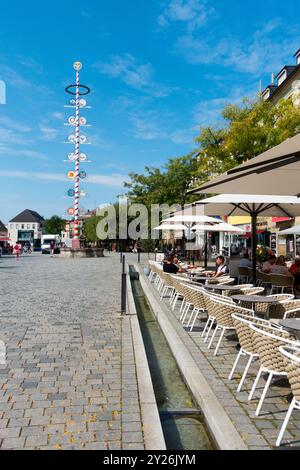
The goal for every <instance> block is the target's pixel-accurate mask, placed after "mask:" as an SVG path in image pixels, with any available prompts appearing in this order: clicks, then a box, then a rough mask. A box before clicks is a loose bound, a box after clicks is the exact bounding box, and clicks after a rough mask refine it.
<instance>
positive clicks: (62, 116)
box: [51, 112, 64, 121]
mask: <svg viewBox="0 0 300 470" xmlns="http://www.w3.org/2000/svg"><path fill="white" fill-rule="evenodd" d="M51 116H52V117H53V118H54V119H59V120H60V121H61V120H62V119H64V113H59V112H55V113H52V114H51Z"/></svg>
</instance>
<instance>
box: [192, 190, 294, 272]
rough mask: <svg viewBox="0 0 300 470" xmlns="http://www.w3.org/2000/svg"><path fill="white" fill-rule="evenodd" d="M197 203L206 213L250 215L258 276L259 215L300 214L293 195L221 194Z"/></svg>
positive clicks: (253, 257) (288, 215)
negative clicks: (257, 229) (257, 231)
mask: <svg viewBox="0 0 300 470" xmlns="http://www.w3.org/2000/svg"><path fill="white" fill-rule="evenodd" d="M195 204H196V205H199V206H201V208H202V211H203V212H204V213H205V214H211V215H227V216H234V215H249V216H250V217H251V220H252V260H253V276H254V280H255V277H256V247H257V234H256V225H257V217H261V216H265V217H268V216H269V217H270V216H271V217H276V216H277V217H290V218H293V217H296V216H297V215H300V199H299V198H297V197H293V196H269V195H257V194H241V195H238V194H219V195H218V196H214V197H210V198H208V199H203V200H201V201H199V202H197V203H195Z"/></svg>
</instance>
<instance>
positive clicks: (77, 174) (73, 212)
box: [66, 62, 90, 250]
mask: <svg viewBox="0 0 300 470" xmlns="http://www.w3.org/2000/svg"><path fill="white" fill-rule="evenodd" d="M73 67H74V69H75V71H76V83H75V85H69V86H68V87H67V88H66V92H67V93H69V94H71V95H74V96H75V100H74V99H71V101H70V105H68V106H67V107H72V108H75V117H74V116H70V117H69V119H68V124H67V125H70V126H75V135H74V134H71V135H70V136H69V138H68V143H71V144H75V153H70V154H69V160H68V161H75V171H69V173H68V177H69V178H70V179H74V190H72V189H69V191H68V196H69V197H74V207H70V208H69V209H68V211H67V212H68V214H69V215H70V216H74V237H73V241H72V248H73V249H75V250H76V249H79V248H80V241H79V236H80V233H79V215H80V209H79V198H80V197H84V195H85V192H84V191H80V187H79V186H80V184H79V183H80V179H84V178H86V176H87V175H86V172H85V171H80V167H79V166H80V162H82V163H83V162H86V161H87V160H86V155H85V154H84V153H80V145H81V144H82V145H84V144H87V138H86V136H85V135H83V134H81V132H80V127H82V126H87V120H86V118H85V117H81V116H80V110H81V109H82V108H86V107H87V106H86V100H85V99H81V96H83V95H87V94H89V93H90V89H89V88H88V87H87V86H85V85H81V84H80V78H79V72H80V70H81V69H82V64H81V62H75V63H74V65H73Z"/></svg>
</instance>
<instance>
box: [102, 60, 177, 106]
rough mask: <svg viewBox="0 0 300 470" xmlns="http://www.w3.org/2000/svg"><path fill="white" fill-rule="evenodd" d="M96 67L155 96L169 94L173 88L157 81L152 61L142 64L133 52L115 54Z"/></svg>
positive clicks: (103, 72) (105, 73)
mask: <svg viewBox="0 0 300 470" xmlns="http://www.w3.org/2000/svg"><path fill="white" fill-rule="evenodd" d="M95 67H96V69H97V70H98V71H99V72H100V73H101V74H103V75H107V76H109V77H114V78H120V79H121V80H122V82H124V83H125V84H126V85H128V86H130V87H131V88H134V89H135V90H139V91H142V92H143V93H147V94H149V95H152V96H154V97H157V98H158V97H165V96H168V95H169V94H170V93H171V91H172V89H171V88H170V87H168V86H166V85H163V84H160V83H157V82H155V80H154V69H153V67H152V65H151V64H150V63H147V64H140V63H138V61H137V59H136V58H135V57H133V56H132V55H131V54H125V55H124V56H120V55H114V56H113V57H112V59H111V61H110V62H106V63H105V62H97V63H96V64H95Z"/></svg>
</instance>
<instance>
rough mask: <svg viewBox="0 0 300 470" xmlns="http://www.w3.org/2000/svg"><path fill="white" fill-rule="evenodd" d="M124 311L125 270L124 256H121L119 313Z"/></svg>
mask: <svg viewBox="0 0 300 470" xmlns="http://www.w3.org/2000/svg"><path fill="white" fill-rule="evenodd" d="M125 313H126V271H125V256H123V257H122V274H121V314H122V315H124V314H125Z"/></svg>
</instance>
